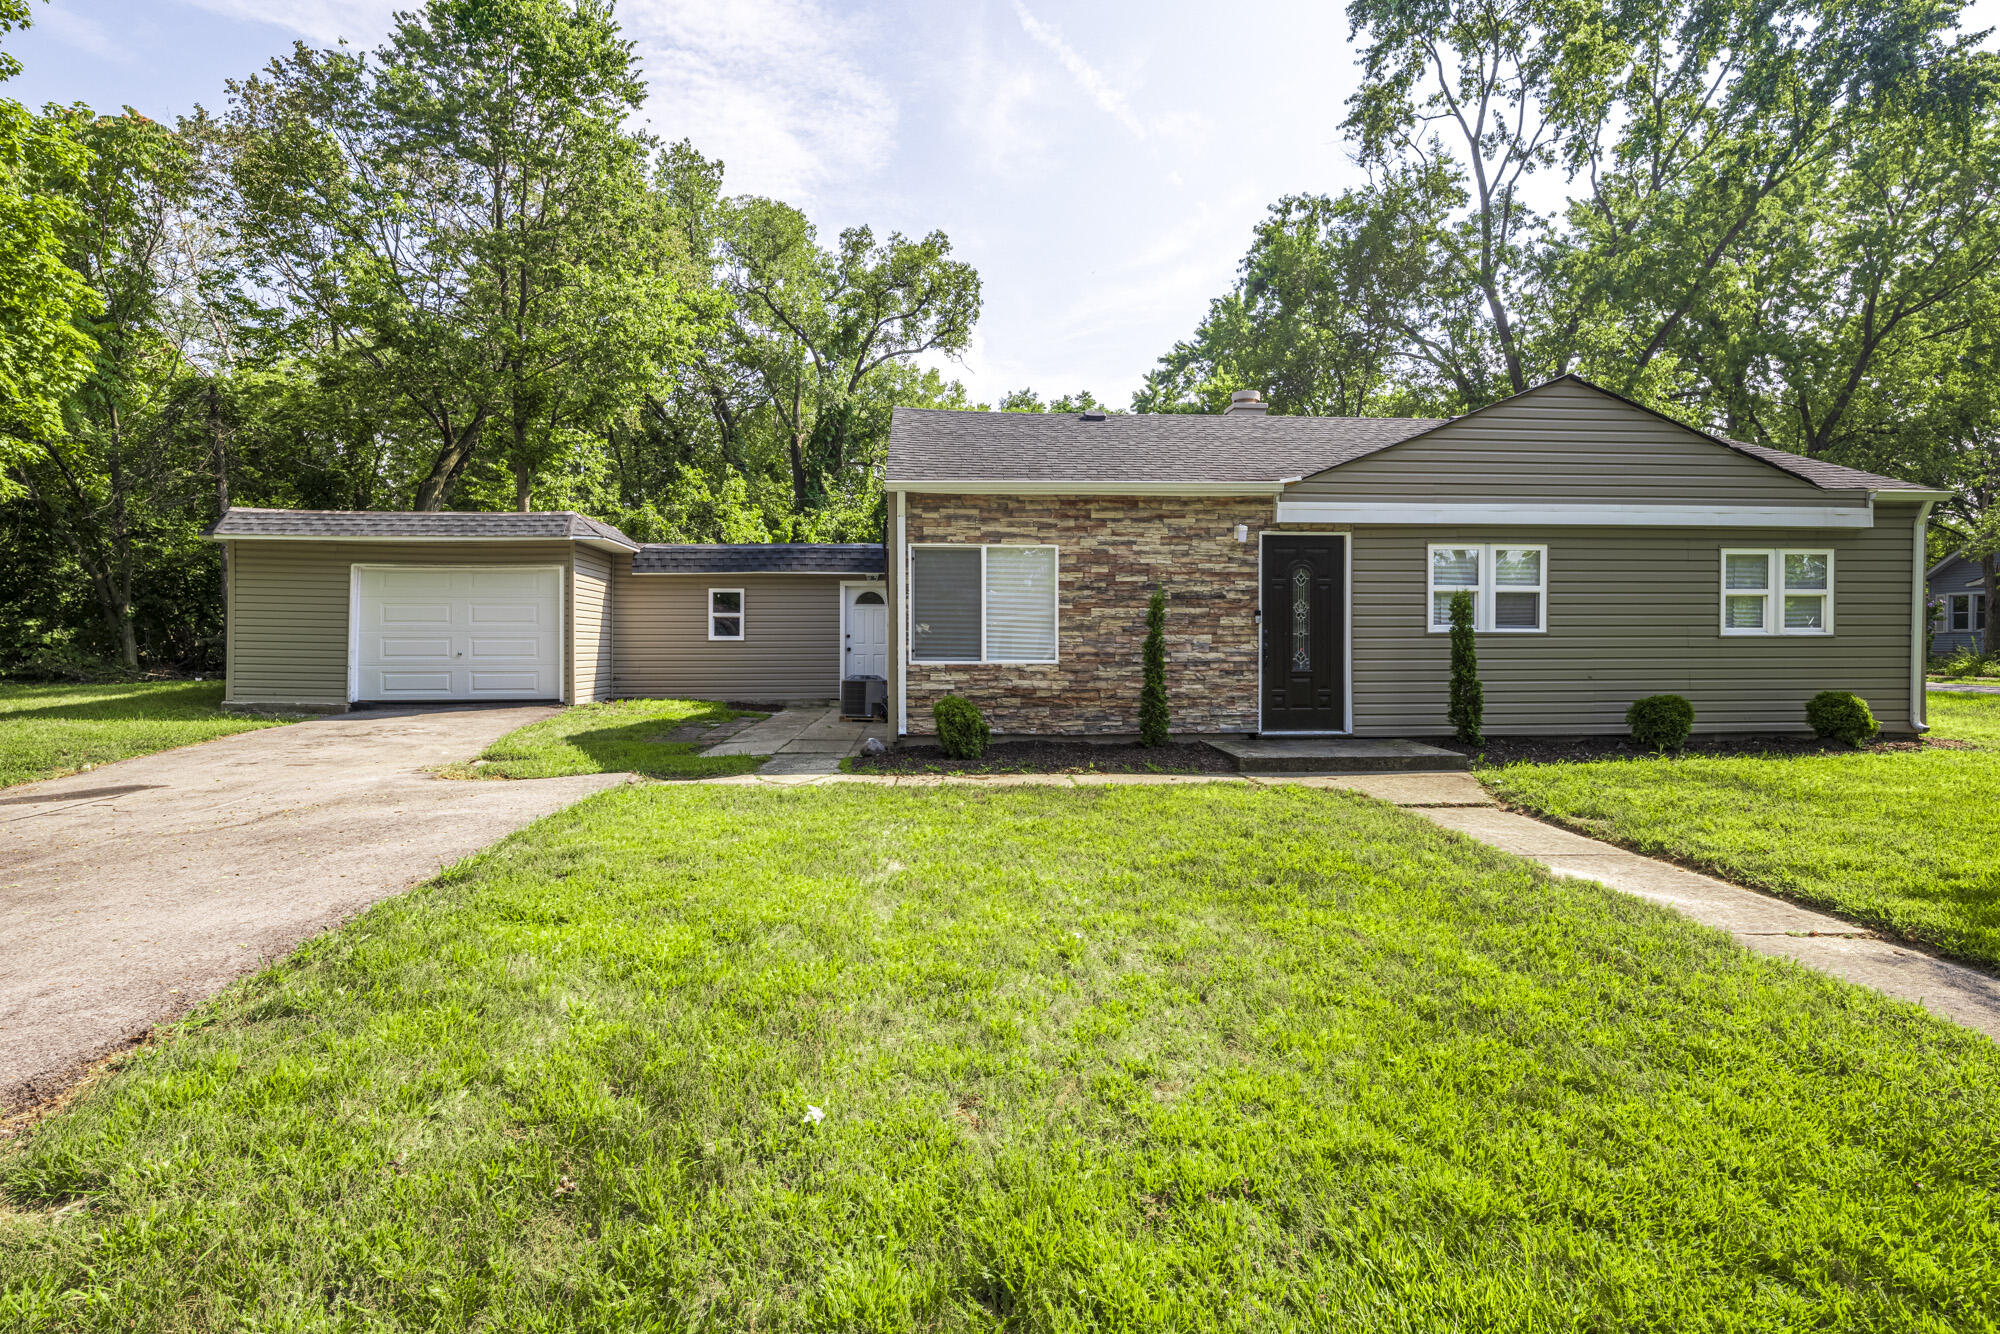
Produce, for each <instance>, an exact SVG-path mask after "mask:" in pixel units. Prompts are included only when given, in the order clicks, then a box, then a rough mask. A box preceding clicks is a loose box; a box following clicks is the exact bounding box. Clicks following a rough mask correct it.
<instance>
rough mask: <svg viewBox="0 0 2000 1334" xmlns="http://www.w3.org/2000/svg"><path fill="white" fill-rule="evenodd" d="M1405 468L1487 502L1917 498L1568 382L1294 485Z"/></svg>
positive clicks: (1348, 480)
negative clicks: (1591, 494) (1501, 496)
mask: <svg viewBox="0 0 2000 1334" xmlns="http://www.w3.org/2000/svg"><path fill="white" fill-rule="evenodd" d="M1404 472H1407V473H1408V474H1409V475H1408V476H1407V477H1406V478H1404V479H1403V480H1404V481H1405V482H1407V483H1410V484H1414V483H1416V482H1417V481H1419V480H1420V479H1421V480H1425V481H1427V482H1428V484H1429V486H1430V487H1431V488H1432V489H1433V490H1435V489H1436V488H1437V487H1438V486H1439V484H1440V480H1441V478H1443V477H1451V478H1453V479H1454V480H1456V481H1458V482H1460V483H1462V484H1465V485H1468V486H1472V487H1475V488H1479V489H1481V490H1485V491H1487V492H1488V493H1489V494H1491V493H1492V492H1491V491H1490V488H1494V487H1498V488H1500V489H1501V490H1503V491H1506V490H1513V491H1514V492H1516V493H1518V494H1523V495H1534V494H1545V493H1547V492H1548V491H1574V490H1576V489H1578V488H1587V489H1592V490H1594V491H1595V492H1596V493H1597V494H1598V495H1599V496H1600V497H1603V498H1609V497H1613V496H1617V497H1627V498H1631V499H1640V498H1648V497H1655V496H1660V495H1663V494H1670V493H1681V494H1685V495H1687V496H1689V497H1691V498H1695V497H1709V498H1714V499H1724V498H1728V499H1743V498H1747V497H1756V498H1761V499H1764V500H1768V501H1773V502H1777V503H1783V502H1784V501H1786V500H1794V501H1797V500H1817V499H1824V498H1826V495H1825V493H1827V492H1830V491H1831V492H1855V491H1890V490H1909V491H1913V492H1917V493H1920V494H1921V493H1926V488H1923V487H1921V486H1918V485H1916V484H1914V483H1910V482H1903V481H1898V480H1897V479H1895V478H1892V477H1883V476H1880V475H1878V474H1875V473H1868V472H1862V471H1860V470H1859V469H1855V468H1847V467H1842V466H1841V465H1839V464H1834V463H1826V462H1823V461H1820V460H1817V459H1808V458H1804V457H1802V456H1800V455H1796V454H1790V453H1787V452H1785V451H1784V450H1779V449H1771V448H1769V447H1767V446H1763V445H1751V444H1745V443H1744V442H1742V441H1737V440H1730V439H1727V438H1725V437H1722V436H1717V435H1711V434H1710V433H1708V432H1706V431H1702V430H1699V429H1697V428H1695V427H1691V426H1688V425H1686V424H1685V423H1682V422H1678V421H1675V420H1674V419H1673V418H1671V417H1668V416H1666V415H1665V414H1663V413H1660V412H1657V411H1655V410H1653V409H1651V408H1648V407H1646V406H1644V405H1642V404H1639V403H1635V402H1633V401H1632V400H1630V399H1627V398H1624V397H1622V396H1620V395H1618V394H1614V393H1612V392H1611V391H1610V390H1608V389H1604V388H1602V387H1600V386H1598V385H1595V384H1592V383H1590V382H1589V381H1588V380H1585V379H1583V378H1582V377H1581V376H1576V375H1565V376H1562V377H1560V378H1558V379H1555V380H1550V381H1548V382H1546V383H1544V384H1539V385H1536V386H1534V387H1533V388H1531V389H1527V390H1524V391H1522V392H1521V393H1518V394H1515V395H1513V396H1511V397H1509V398H1504V399H1501V400H1499V401H1498V402H1495V403H1491V404H1488V405H1487V406H1486V407H1483V408H1479V409H1477V410H1475V411H1473V412H1468V413H1466V414H1465V415H1463V416H1460V417H1454V418H1451V419H1450V420H1449V421H1445V422H1441V423H1437V424H1435V425H1433V426H1431V427H1429V428H1428V429H1427V430H1424V431H1422V432H1419V433H1417V434H1414V435H1411V436H1409V437H1408V438H1406V439H1404V440H1399V441H1396V442H1394V443H1392V444H1390V445H1386V446H1384V447H1383V448H1381V449H1378V450H1375V451H1372V452H1370V453H1368V454H1365V455H1360V456H1357V457H1356V458H1352V459H1344V460H1341V461H1340V462H1338V463H1336V464H1333V465H1331V466H1330V467H1329V468H1326V469H1323V470H1321V471H1320V472H1318V473H1316V474H1314V475H1313V476H1310V477H1308V478H1306V479H1305V485H1304V486H1303V487H1301V488H1299V489H1301V490H1304V491H1311V490H1314V489H1315V484H1318V483H1326V484H1328V485H1338V486H1341V487H1342V488H1343V489H1346V488H1349V487H1352V486H1354V485H1358V484H1361V483H1362V481H1363V479H1364V478H1370V477H1378V478H1380V479H1381V480H1383V481H1388V480H1390V479H1391V478H1392V477H1395V476H1396V475H1397V474H1399V473H1404ZM1334 473H1338V480H1337V481H1334V480H1333V479H1332V477H1331V474H1334Z"/></svg>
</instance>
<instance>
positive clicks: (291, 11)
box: [188, 0, 422, 47]
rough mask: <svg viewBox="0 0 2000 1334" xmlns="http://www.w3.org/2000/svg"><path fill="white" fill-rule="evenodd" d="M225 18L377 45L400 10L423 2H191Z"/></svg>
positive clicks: (314, 37)
mask: <svg viewBox="0 0 2000 1334" xmlns="http://www.w3.org/2000/svg"><path fill="white" fill-rule="evenodd" d="M188 3H190V4H192V5H194V6H195V7H196V8H198V9H206V10H208V11H209V12H210V13H211V14H220V15H222V16H223V17H224V18H232V19H256V20H258V21H259V22H263V23H269V24H272V25H273V26H275V27H279V28H285V29H288V30H290V31H292V32H295V33H297V34H299V35H300V36H301V37H304V38H305V39H306V40H308V41H312V42H318V43H320V44H321V45H324V46H331V45H332V44H333V43H334V42H336V41H338V40H340V39H341V38H343V37H345V38H346V39H347V40H348V42H349V43H350V44H351V45H354V46H370V47H372V46H374V45H375V44H376V43H377V42H379V41H381V40H382V38H383V36H384V35H386V34H387V33H388V31H389V24H390V21H391V20H392V19H393V18H394V16H395V13H396V11H397V10H398V9H417V8H421V7H422V0H188Z"/></svg>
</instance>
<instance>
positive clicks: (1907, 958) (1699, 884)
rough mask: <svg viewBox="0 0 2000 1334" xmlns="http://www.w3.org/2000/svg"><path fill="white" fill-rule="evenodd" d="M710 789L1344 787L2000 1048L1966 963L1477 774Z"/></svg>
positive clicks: (1083, 778) (1990, 1013) (955, 778)
mask: <svg viewBox="0 0 2000 1334" xmlns="http://www.w3.org/2000/svg"><path fill="white" fill-rule="evenodd" d="M708 781H710V782H721V783H739V784H758V783H761V784H767V785H772V786H798V785H804V784H813V783H881V784H893V785H895V786H898V787H939V786H943V785H947V784H950V785H965V786H985V787H1012V786H1020V785H1030V784H1040V785H1054V786H1061V787H1102V786H1113V785H1119V784H1171V783H1250V784H1255V785H1258V786H1265V787H1270V786H1287V785H1294V786H1304V787H1321V788H1342V789H1345V790H1347V791H1351V792H1360V793H1364V794H1366V795H1367V796H1371V797H1375V798H1377V799H1378V800H1381V801H1387V802H1391V803H1393V804H1395V805H1397V806H1402V807H1405V808H1406V809H1408V810H1410V811H1411V812H1412V813H1414V814H1417V815H1421V816H1423V817H1424V818H1425V819H1427V820H1431V821H1433V822H1435V823H1437V824H1439V825H1441V826H1443V827H1444V828H1446V829H1450V830H1453V831H1455V832H1457V833H1461V834H1464V835H1466V836H1467V837H1468V838H1474V839H1477V840H1479V841H1480V842H1481V843H1484V844H1486V845H1487V846H1489V847H1493V848H1498V849H1499V850H1500V851H1502V852H1509V853H1513V854H1514V855H1516V856H1519V857H1526V858H1528V859H1529V860H1530V861H1535V862H1540V863H1541V864H1542V865H1543V866H1545V867H1547V868H1548V869H1549V870H1550V871H1552V872H1554V873H1555V874H1556V875H1561V876H1575V877H1579V878H1582V879H1586V880H1594V881H1596V882H1598V883H1599V884H1601V885H1605V886H1608V887H1609V888H1611V889H1615V890H1617V891H1619V892H1620V893H1624V894H1630V895H1633V896H1634V897H1636V898H1642V899H1647V900H1650V901H1651V902H1654V903H1658V904H1662V905H1664V906H1666V907H1669V908H1672V909H1674V910H1675V911H1676V912H1679V913H1681V914H1682V915H1683V916H1686V917H1691V918H1693V919H1694V920H1695V921H1697V922H1700V923H1701V924H1702V925H1704V926H1710V927H1714V928H1715V929H1716V930H1718V931H1726V932H1728V933H1729V934H1730V935H1731V936H1733V937H1735V938H1736V940H1737V941H1738V943H1740V944H1742V945H1744V946H1747V947H1748V948H1750V949H1753V950H1756V951H1757V952H1758V953H1759V954H1769V955H1774V956H1776V957H1778V958H1783V959H1790V960H1792V961H1793V962H1794V963H1800V964H1804V965H1805V966H1806V967H1808V968H1812V969H1816V970H1818V971H1819V972H1822V973H1825V974H1827V975H1829V976H1831V977H1837V978H1840V979H1841V980H1842V981H1845V982H1852V983H1855V984H1856V985H1858V986H1864V987H1869V988H1871V989H1873V990H1875V991H1879V992H1881V993H1882V994H1883V995H1886V996H1893V997H1895V998H1896V999H1898V1000H1906V1001H1913V1002H1915V1003H1916V1004H1918V1005H1921V1006H1923V1007H1924V1008H1925V1009H1927V1010H1929V1011H1931V1013H1933V1014H1935V1015H1938V1016H1939V1017H1940V1018H1944V1019H1949V1020H1951V1021H1952V1022H1953V1023H1956V1024H1962V1025H1964V1026H1965V1027H1967V1028H1971V1029H1975V1030H1977V1031H1979V1032H1981V1033H1984V1034H1985V1035H1986V1036H1987V1037H1989V1038H1992V1039H1994V1040H1995V1041H2000V980H1996V979H1995V978H1993V977H1990V976H1988V975H1987V974H1985V973H1982V972H1980V971H1978V970H1977V969H1973V968H1967V967H1965V966H1964V965H1963V964H1956V963H1950V962H1947V961H1945V960H1943V959H1938V958H1933V957H1932V956H1931V955H1928V954H1925V953H1923V952H1922V951H1921V950H1914V949H1910V948H1909V947H1907V946H1904V945H1898V944H1895V943H1894V942H1891V941H1887V940H1883V939H1881V938H1880V937H1878V936H1876V935H1875V934H1874V933H1873V932H1871V931H1869V930H1868V929H1867V928H1866V927H1863V926H1858V925H1856V924H1854V923H1852V922H1847V921H1843V920H1841V919H1840V918H1838V917H1831V916H1828V915H1827V914H1825V913H1821V912H1815V911H1813V910H1812V909H1810V908H1801V907H1799V906H1797V905H1796V904H1791V903H1787V902H1785V901H1784V900H1783V899H1779V898H1773V897H1772V896H1770V895H1768V894H1760V893H1758V892H1757V891H1756V890H1752V889H1745V888H1744V887H1743V886H1741V885H1733V884H1730V883H1729V882H1728V881H1726V880H1718V879H1716V878H1715V877H1714V876H1708V875H1702V874H1700V873H1699V872H1696V871H1689V870H1686V869H1684V868H1682V867H1679V866H1674V865H1672V864H1670V863H1668V862H1663V861H1659V860H1656V859H1655V858H1652V857H1644V856H1641V855H1640V854H1638V853H1636V852H1629V851H1627V850H1626V849H1624V848H1620V847H1616V846H1614V845H1612V844H1610V843H1604V842H1600V841H1599V840H1597V839H1594V838H1585V837H1584V836H1583V835H1581V834H1573V833H1570V832H1569V831H1568V830H1565V829H1558V828H1556V827H1555V826H1554V825H1550V824H1544V823H1543V822H1542V821H1540V820H1536V819H1532V818H1531V817H1529V816H1526V815H1521V814H1519V813H1517V812H1514V811H1509V810H1503V809H1501V807H1500V805H1499V803H1498V802H1496V801H1494V799H1493V797H1492V796H1491V795H1490V794H1489V793H1488V792H1487V791H1486V789H1485V788H1484V787H1482V786H1481V785H1480V783H1479V780H1478V779H1476V778H1474V777H1473V776H1472V775H1471V774H1467V773H1400V774H1338V775H1327V776H1303V775H1302V776H1299V777H1295V778H1288V777H1283V776H1280V775H1244V776H1240V777H1239V776H1235V775H1226V776H1214V775H1205V774H949V775H947V774H899V775H896V776H894V777H888V776H879V775H865V774H834V775H831V776H828V775H801V776H792V777H787V776H772V777H765V776H762V775H759V774H746V775H742V776H739V777H735V778H722V779H710V780H708Z"/></svg>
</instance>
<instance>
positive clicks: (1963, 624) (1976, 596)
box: [1944, 593, 1986, 634]
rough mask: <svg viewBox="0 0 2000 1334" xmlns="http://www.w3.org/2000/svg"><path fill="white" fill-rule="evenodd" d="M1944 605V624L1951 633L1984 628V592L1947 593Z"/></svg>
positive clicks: (1962, 632)
mask: <svg viewBox="0 0 2000 1334" xmlns="http://www.w3.org/2000/svg"><path fill="white" fill-rule="evenodd" d="M1944 605H1945V611H1944V626H1945V629H1947V630H1949V631H1951V632H1952V633H1954V634H1967V633H1974V632H1977V631H1980V630H1984V629H1985V628H1986V595H1985V594H1984V593H1952V594H1948V595H1947V596H1946V598H1945V604H1944Z"/></svg>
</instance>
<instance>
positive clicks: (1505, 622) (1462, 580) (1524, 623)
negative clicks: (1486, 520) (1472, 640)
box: [1428, 542, 1549, 634]
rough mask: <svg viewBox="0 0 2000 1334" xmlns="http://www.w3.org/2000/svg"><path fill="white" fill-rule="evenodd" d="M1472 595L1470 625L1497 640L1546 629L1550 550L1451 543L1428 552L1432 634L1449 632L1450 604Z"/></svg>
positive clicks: (1493, 544) (1491, 544)
mask: <svg viewBox="0 0 2000 1334" xmlns="http://www.w3.org/2000/svg"><path fill="white" fill-rule="evenodd" d="M1461 592H1465V593H1470V594H1472V624H1473V628H1474V629H1476V630H1483V631H1491V632H1493V633H1496V634H1532V633H1535V632H1538V631H1542V630H1546V629H1548V601H1549V549H1548V548H1547V547H1545V546H1516V545H1513V544H1508V543H1497V542H1496V543H1485V544H1481V543H1471V542H1467V543H1448V544H1444V543H1441V544H1438V545H1435V546H1433V547H1431V549H1430V588H1429V599H1428V601H1429V607H1430V628H1431V629H1432V630H1433V631H1443V630H1449V629H1451V600H1452V598H1453V597H1454V596H1456V595H1457V594H1459V593H1461Z"/></svg>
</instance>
